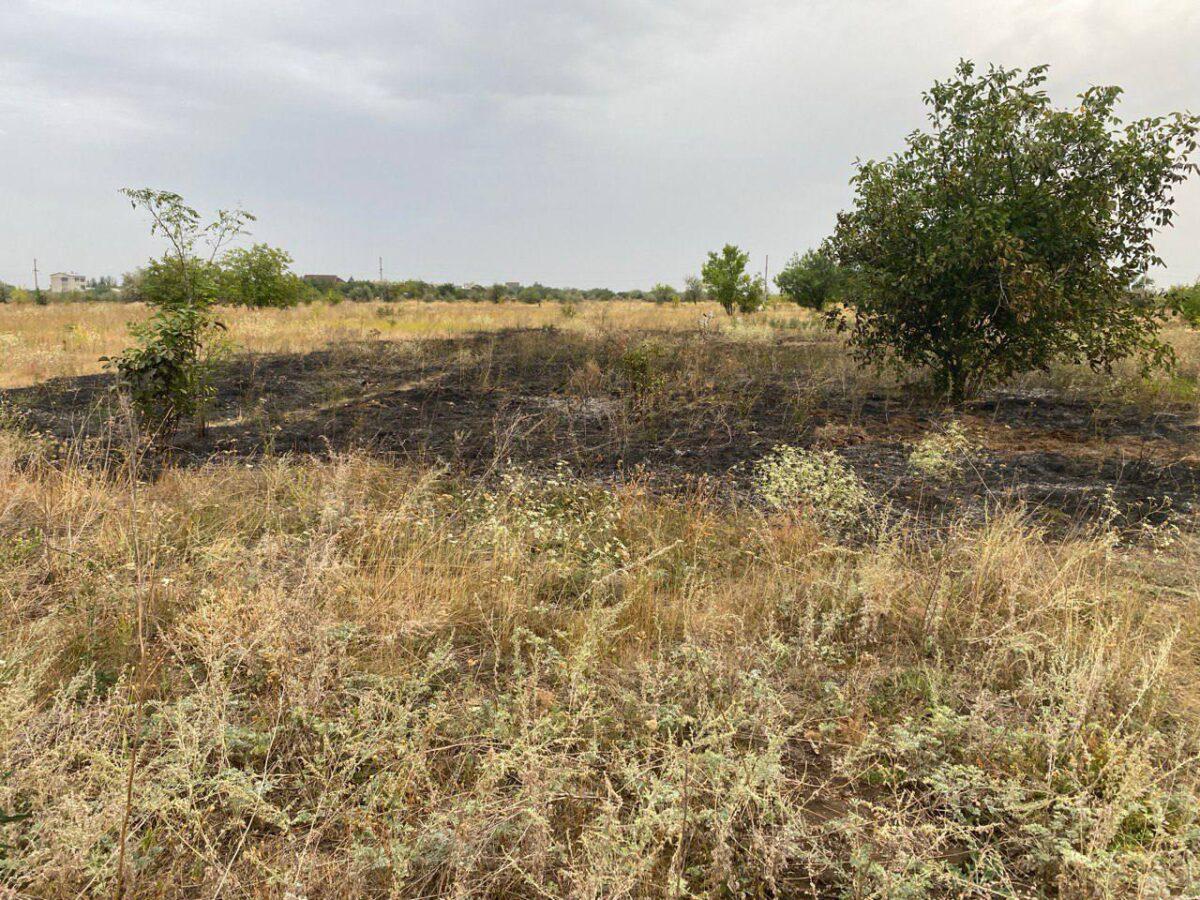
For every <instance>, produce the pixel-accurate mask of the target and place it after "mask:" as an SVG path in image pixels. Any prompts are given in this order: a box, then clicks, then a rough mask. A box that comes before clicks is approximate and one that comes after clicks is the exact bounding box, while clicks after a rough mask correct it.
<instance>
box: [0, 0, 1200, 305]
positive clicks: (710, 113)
mask: <svg viewBox="0 0 1200 900" xmlns="http://www.w3.org/2000/svg"><path fill="white" fill-rule="evenodd" d="M0 36H2V38H3V40H2V42H0V147H3V153H4V162H5V165H4V166H3V167H0V195H3V196H5V197H6V199H7V200H8V202H7V203H6V204H5V209H6V211H7V212H8V213H9V214H8V215H7V216H5V217H4V219H3V220H2V221H0V279H5V280H10V281H19V282H27V281H28V280H29V275H28V269H29V259H30V257H32V256H33V255H35V254H36V255H38V256H40V257H41V258H43V260H45V262H46V264H47V265H49V266H51V267H54V268H67V267H70V268H76V269H80V270H83V271H87V272H88V273H89V274H103V273H116V272H119V271H121V270H123V269H128V268H130V267H132V266H134V265H136V264H138V263H139V262H140V261H141V260H142V259H144V258H145V256H146V255H148V254H149V253H151V252H153V250H154V245H153V244H152V243H151V242H150V241H149V240H148V239H147V238H146V237H145V235H144V234H143V233H142V232H143V223H141V222H140V221H138V220H137V218H136V217H135V216H134V215H133V214H132V213H131V212H130V211H129V210H128V208H127V207H126V206H124V205H123V204H122V203H121V202H120V201H119V198H117V196H116V193H115V190H116V188H117V187H120V186H122V185H125V184H135V185H140V184H153V185H157V186H164V187H171V188H174V189H177V190H180V191H181V192H183V193H185V195H187V196H188V197H189V198H191V199H193V200H194V201H195V202H196V203H198V204H202V205H205V206H216V205H228V204H230V203H232V202H242V203H244V204H245V205H246V206H247V207H248V208H250V209H252V210H254V211H255V212H256V213H257V214H258V215H259V223H258V229H257V231H258V234H257V237H259V238H261V239H265V240H269V241H271V242H273V243H278V244H282V245H284V246H287V247H289V248H290V249H291V250H292V251H293V252H294V254H295V256H296V257H297V264H298V266H299V267H300V268H302V269H307V270H316V269H320V270H330V271H341V272H344V273H347V274H357V275H365V274H368V273H369V272H370V271H371V270H372V269H373V264H374V260H375V258H376V257H377V256H379V255H381V254H382V255H383V256H384V257H385V262H386V265H387V268H388V270H389V271H390V272H391V273H392V274H395V275H402V274H403V275H413V276H423V277H429V278H447V279H454V280H467V279H478V280H491V279H510V278H519V279H521V280H525V281H531V280H534V279H541V280H543V281H548V282H552V283H574V284H609V285H612V286H633V285H638V284H648V283H650V282H652V281H655V280H664V279H665V280H674V281H678V280H680V279H681V277H682V276H683V274H684V273H685V272H687V271H691V270H694V269H695V268H696V266H697V264H698V260H699V259H700V258H701V257H702V256H703V252H704V251H705V250H706V249H708V248H710V247H711V246H713V245H715V244H717V243H719V242H723V241H726V240H733V241H737V242H739V243H742V244H743V245H745V246H747V247H749V248H750V249H751V250H752V251H753V252H754V253H755V254H756V255H757V256H759V257H761V256H762V255H764V254H767V253H769V254H770V255H771V257H772V259H774V260H781V259H782V257H784V256H785V255H786V254H788V253H790V252H791V251H793V250H795V249H802V248H803V247H805V246H807V245H809V244H811V243H814V242H816V241H817V240H819V239H820V237H821V236H822V235H823V234H824V233H825V232H826V231H827V230H828V228H829V227H830V225H831V223H832V221H833V216H834V214H835V212H836V211H837V209H838V208H839V207H840V206H841V205H843V204H844V203H845V202H846V200H847V197H848V192H847V188H846V180H847V178H848V177H849V175H850V174H851V171H852V163H853V160H854V158H855V157H856V156H864V157H869V156H877V155H881V154H885V153H887V152H890V151H891V150H892V149H895V148H896V147H897V146H898V145H899V143H900V141H901V140H902V137H903V135H904V134H905V133H906V132H907V131H908V130H910V129H911V128H913V127H915V126H917V125H919V124H920V123H921V121H922V110H921V107H920V101H919V95H920V92H921V90H923V89H924V88H926V87H927V86H928V85H929V83H930V81H931V80H932V79H934V78H936V77H941V76H944V75H946V74H947V73H948V72H949V71H950V68H951V67H952V66H953V64H954V62H955V60H957V59H958V58H959V57H960V56H968V57H972V58H976V59H979V60H988V61H996V62H1000V63H1004V64H1007V65H1030V64H1033V63H1037V62H1042V61H1047V62H1050V63H1051V64H1052V65H1053V69H1052V76H1053V77H1052V85H1051V88H1052V91H1053V93H1054V95H1055V97H1056V98H1057V99H1058V100H1059V101H1060V102H1067V101H1068V99H1069V97H1070V96H1071V95H1072V94H1074V93H1075V92H1076V91H1078V90H1080V89H1082V88H1083V87H1085V86H1086V85H1087V84H1090V83H1096V82H1105V83H1112V82H1115V83H1119V84H1123V85H1125V86H1126V87H1127V88H1128V95H1127V100H1126V104H1125V113H1126V114H1127V115H1129V116H1133V115H1140V114H1147V113H1157V112H1163V111H1167V110H1169V109H1175V108H1181V107H1186V106H1188V105H1189V104H1190V105H1192V106H1197V105H1200V104H1197V103H1196V87H1195V86H1196V85H1197V84H1200V61H1198V57H1197V56H1196V54H1195V52H1194V47H1195V46H1196V44H1197V39H1198V38H1200V13H1198V12H1197V9H1196V8H1195V4H1193V3H1191V2H1181V0H1152V2H1145V3H1133V2H1117V0H1066V2H1061V3H1055V4H1046V3H1042V2H1034V0H998V2H993V3H987V4H984V3H962V2H951V0H919V2H913V3H898V2H894V0H843V2H836V0H809V2H800V3H798V2H782V0H752V2H743V3H739V4H729V3H723V2H717V0H607V2H604V0H580V2H574V3H563V2H561V0H559V2H551V0H490V2H485V0H441V2H435V0H410V2H405V3H399V4H396V3H384V2H368V0H351V2H342V3H332V2H318V0H270V2H255V3H246V2H234V0H209V2H206V3H202V4H200V3H194V2H188V3H183V2H168V0H75V2H70V0H17V2H11V0H10V2H9V3H6V4H4V5H3V6H0ZM1179 213H1180V219H1181V221H1180V225H1179V227H1178V228H1177V229H1175V230H1174V231H1173V232H1171V233H1169V234H1168V235H1166V236H1165V237H1164V238H1163V239H1162V242H1161V246H1162V249H1163V252H1164V256H1165V257H1166V258H1167V261H1168V263H1169V266H1170V269H1169V271H1168V272H1167V273H1165V274H1162V275H1160V276H1159V278H1160V280H1164V281H1169V280H1172V279H1177V280H1181V279H1184V278H1190V277H1194V276H1195V275H1197V274H1200V253H1198V252H1197V246H1198V244H1200V187H1198V186H1197V185H1195V184H1193V185H1189V186H1188V188H1187V189H1185V191H1184V192H1183V193H1182V195H1181V197H1180V202H1179Z"/></svg>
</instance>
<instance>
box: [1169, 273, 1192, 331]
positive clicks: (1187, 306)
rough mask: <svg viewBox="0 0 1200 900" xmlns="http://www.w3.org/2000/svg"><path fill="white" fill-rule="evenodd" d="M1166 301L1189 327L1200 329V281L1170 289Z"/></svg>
mask: <svg viewBox="0 0 1200 900" xmlns="http://www.w3.org/2000/svg"><path fill="white" fill-rule="evenodd" d="M1166 301H1167V303H1168V304H1169V305H1170V306H1171V308H1172V309H1174V310H1175V311H1176V312H1178V313H1179V315H1180V316H1182V317H1183V319H1184V321H1186V322H1187V323H1188V324H1189V325H1191V326H1192V327H1194V328H1200V281H1196V282H1195V283H1194V284H1179V285H1176V286H1175V287H1173V288H1169V289H1168V290H1167V292H1166Z"/></svg>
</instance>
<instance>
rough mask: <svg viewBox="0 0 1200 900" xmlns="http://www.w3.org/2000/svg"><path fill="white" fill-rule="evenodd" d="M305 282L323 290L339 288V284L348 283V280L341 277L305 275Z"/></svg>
mask: <svg viewBox="0 0 1200 900" xmlns="http://www.w3.org/2000/svg"><path fill="white" fill-rule="evenodd" d="M304 280H305V282H307V283H308V284H311V285H312V286H313V287H315V288H322V289H325V288H331V287H337V286H338V285H339V284H345V283H346V280H345V279H344V278H342V277H341V276H340V275H305V276H304Z"/></svg>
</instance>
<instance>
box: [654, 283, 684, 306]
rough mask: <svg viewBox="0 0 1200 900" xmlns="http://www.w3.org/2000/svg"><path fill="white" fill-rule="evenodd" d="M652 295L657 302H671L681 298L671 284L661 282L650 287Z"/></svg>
mask: <svg viewBox="0 0 1200 900" xmlns="http://www.w3.org/2000/svg"><path fill="white" fill-rule="evenodd" d="M650 297H651V299H652V300H654V302H655V303H671V302H673V301H677V300H678V299H679V292H678V291H677V290H675V288H673V287H671V285H669V284H663V283H662V282H659V283H658V284H656V285H655V286H654V287H652V288H650Z"/></svg>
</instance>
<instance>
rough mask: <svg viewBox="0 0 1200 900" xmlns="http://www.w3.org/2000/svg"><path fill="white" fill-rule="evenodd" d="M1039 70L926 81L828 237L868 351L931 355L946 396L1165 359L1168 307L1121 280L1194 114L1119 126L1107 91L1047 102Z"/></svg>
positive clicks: (1164, 204)
mask: <svg viewBox="0 0 1200 900" xmlns="http://www.w3.org/2000/svg"><path fill="white" fill-rule="evenodd" d="M1045 72H1046V67H1045V66H1038V67H1035V68H1033V69H1030V70H1029V71H1028V72H1025V73H1024V74H1022V72H1021V71H1020V70H1017V69H1003V68H996V67H993V68H989V69H988V70H987V72H985V73H983V74H977V73H976V71H975V66H974V65H973V64H972V63H970V62H966V61H964V62H962V63H960V64H959V66H958V69H957V72H956V74H955V77H953V78H951V79H950V80H948V81H944V82H938V83H936V84H935V85H934V86H933V88H932V89H930V91H928V92H927V93H926V94H925V97H924V99H925V102H926V105H927V106H928V107H929V110H930V111H929V120H930V125H931V127H930V129H929V130H927V131H916V132H914V133H912V134H911V135H909V137H908V139H907V146H906V148H905V149H904V150H903V151H902V152H900V153H898V154H896V155H894V156H892V157H890V158H888V159H886V160H883V161H882V162H878V161H870V162H865V163H862V164H861V165H860V166H859V170H858V173H857V174H856V175H855V177H854V178H853V180H852V184H853V186H854V192H855V198H854V207H853V209H851V210H850V211H848V212H844V213H842V214H840V215H839V216H838V224H837V229H836V232H835V234H834V236H833V238H832V241H831V249H832V252H833V253H834V255H835V257H836V259H837V261H838V262H839V263H840V264H841V265H842V266H844V267H846V268H847V269H849V270H850V271H851V272H852V273H853V278H854V295H855V296H854V301H855V315H854V318H853V324H852V343H853V344H854V346H855V347H856V348H857V350H858V353H859V355H860V357H861V358H863V359H864V360H867V361H872V362H882V361H884V360H887V359H891V360H893V361H895V362H897V363H902V364H905V365H910V366H922V367H928V368H929V369H930V370H931V372H932V374H933V376H934V379H935V381H936V384H937V386H938V387H939V388H941V389H942V390H944V391H945V392H946V393H947V394H949V395H950V396H951V397H952V398H953V399H955V400H958V399H961V398H963V397H964V396H966V395H967V394H968V393H970V392H972V391H974V390H977V389H979V388H982V387H986V386H988V385H991V384H995V383H999V382H1001V381H1002V380H1004V379H1006V378H1008V377H1010V376H1012V375H1015V374H1017V373H1020V372H1024V371H1030V370H1038V369H1046V368H1047V367H1048V366H1049V365H1050V363H1051V362H1054V361H1056V360H1064V361H1068V362H1074V363H1086V364H1088V365H1090V366H1091V367H1092V368H1094V369H1098V370H1107V369H1109V368H1110V367H1111V365H1112V363H1113V362H1114V361H1116V360H1119V359H1122V358H1124V357H1128V356H1131V355H1133V356H1138V357H1140V358H1141V359H1142V360H1143V363H1144V364H1145V365H1147V366H1150V365H1155V364H1165V363H1168V362H1169V361H1170V359H1171V352H1170V349H1169V348H1168V347H1167V346H1166V345H1165V344H1164V343H1163V342H1162V341H1160V340H1159V339H1158V336H1157V330H1158V327H1159V325H1160V323H1161V321H1162V319H1163V317H1164V315H1165V313H1166V309H1165V305H1164V304H1162V303H1161V302H1155V301H1154V300H1153V299H1152V298H1148V297H1146V296H1144V295H1142V294H1140V293H1137V292H1135V291H1134V290H1133V288H1134V286H1135V285H1136V284H1137V283H1138V281H1139V279H1141V278H1142V277H1143V276H1144V275H1145V273H1146V272H1147V270H1148V269H1149V268H1150V267H1151V266H1152V265H1157V264H1161V260H1160V259H1159V257H1158V256H1157V255H1156V253H1155V250H1154V246H1153V243H1152V239H1153V237H1154V233H1155V231H1156V230H1158V229H1160V228H1163V227H1166V226H1169V225H1170V224H1171V222H1172V219H1173V216H1174V210H1173V207H1172V193H1173V190H1174V188H1175V187H1176V186H1177V185H1178V184H1179V183H1180V182H1182V181H1184V180H1185V179H1186V177H1187V176H1188V174H1190V173H1191V172H1192V171H1193V170H1194V169H1195V166H1193V165H1192V164H1190V163H1189V162H1188V157H1189V156H1190V154H1191V153H1192V152H1193V151H1194V150H1195V148H1196V135H1197V128H1198V125H1200V120H1198V119H1197V117H1195V116H1191V115H1186V114H1179V113H1177V114H1174V115H1171V116H1168V117H1160V118H1149V119H1140V120H1138V121H1134V122H1130V123H1128V124H1124V125H1123V124H1122V123H1121V121H1120V120H1119V119H1118V118H1117V116H1116V115H1115V113H1114V107H1115V105H1116V103H1117V100H1118V98H1119V97H1120V94H1121V91H1120V89H1119V88H1116V87H1093V88H1089V89H1088V90H1086V91H1085V92H1083V93H1082V94H1081V95H1080V97H1079V103H1078V105H1077V106H1075V107H1074V108H1071V109H1056V108H1054V107H1053V106H1052V105H1051V102H1050V99H1049V97H1048V96H1047V94H1046V92H1045V91H1044V90H1043V87H1042V85H1043V83H1044V82H1045V80H1046V75H1045Z"/></svg>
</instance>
